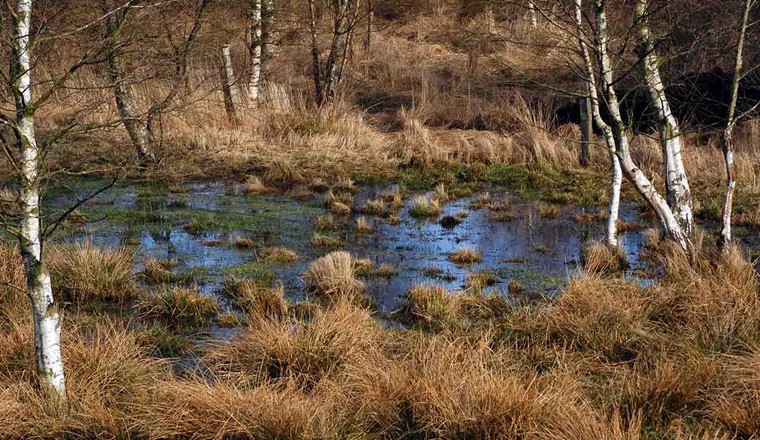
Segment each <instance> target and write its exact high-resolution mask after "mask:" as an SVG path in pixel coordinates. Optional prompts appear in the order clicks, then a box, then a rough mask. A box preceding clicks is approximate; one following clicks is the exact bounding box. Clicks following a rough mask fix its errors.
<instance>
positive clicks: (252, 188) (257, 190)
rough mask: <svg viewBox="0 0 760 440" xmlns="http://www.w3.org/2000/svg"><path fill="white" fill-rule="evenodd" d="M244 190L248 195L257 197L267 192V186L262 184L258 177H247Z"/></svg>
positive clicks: (243, 186) (243, 185)
mask: <svg viewBox="0 0 760 440" xmlns="http://www.w3.org/2000/svg"><path fill="white" fill-rule="evenodd" d="M242 188H243V193H245V194H246V195H256V194H261V193H264V192H266V191H267V187H266V185H264V184H263V183H262V182H261V179H259V177H258V176H246V178H245V181H244V182H243V184H242Z"/></svg>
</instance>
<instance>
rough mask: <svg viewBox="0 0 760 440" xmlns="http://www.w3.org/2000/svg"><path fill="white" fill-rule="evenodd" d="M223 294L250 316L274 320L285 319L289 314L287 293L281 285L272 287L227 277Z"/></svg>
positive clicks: (248, 280)
mask: <svg viewBox="0 0 760 440" xmlns="http://www.w3.org/2000/svg"><path fill="white" fill-rule="evenodd" d="M223 293H224V296H225V297H226V298H228V299H230V300H231V301H234V302H235V304H237V306H238V307H240V308H241V309H242V310H244V311H245V312H246V313H249V314H253V315H256V316H263V317H273V318H283V317H285V316H287V314H288V309H289V305H288V302H287V300H286V299H285V291H284V289H283V287H282V285H279V284H278V285H277V286H275V287H271V286H269V285H265V284H262V283H260V282H257V281H256V280H250V279H239V278H234V277H227V278H225V280H224V289H223Z"/></svg>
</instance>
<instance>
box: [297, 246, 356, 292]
mask: <svg viewBox="0 0 760 440" xmlns="http://www.w3.org/2000/svg"><path fill="white" fill-rule="evenodd" d="M304 279H305V280H306V282H308V283H309V285H310V286H311V289H312V290H313V291H314V292H315V293H317V294H319V295H324V296H326V297H328V298H336V299H337V298H355V297H357V296H359V295H361V294H362V293H363V292H364V283H362V282H361V281H359V280H358V279H356V272H355V268H354V260H353V258H352V257H351V255H350V254H349V253H348V252H332V253H329V254H327V255H325V256H324V257H321V258H318V259H316V260H314V261H313V262H312V263H311V264H310V265H309V268H308V269H307V271H306V273H304Z"/></svg>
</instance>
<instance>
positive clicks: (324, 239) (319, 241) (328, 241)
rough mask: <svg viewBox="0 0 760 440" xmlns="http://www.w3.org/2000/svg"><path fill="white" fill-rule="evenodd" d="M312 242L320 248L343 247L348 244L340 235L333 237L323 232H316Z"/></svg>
mask: <svg viewBox="0 0 760 440" xmlns="http://www.w3.org/2000/svg"><path fill="white" fill-rule="evenodd" d="M311 244H313V245H314V246H316V247H320V248H341V247H343V246H345V245H346V243H345V242H344V241H343V240H341V239H340V238H338V237H331V236H329V235H323V234H314V235H313V236H312V237H311Z"/></svg>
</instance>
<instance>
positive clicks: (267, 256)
mask: <svg viewBox="0 0 760 440" xmlns="http://www.w3.org/2000/svg"><path fill="white" fill-rule="evenodd" d="M261 258H263V259H264V260H267V261H273V262H277V263H294V262H296V261H298V254H297V253H295V252H293V251H291V250H290V249H288V248H284V247H268V248H266V249H264V250H262V251H261Z"/></svg>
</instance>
